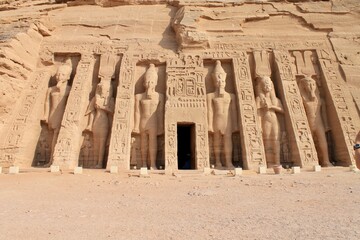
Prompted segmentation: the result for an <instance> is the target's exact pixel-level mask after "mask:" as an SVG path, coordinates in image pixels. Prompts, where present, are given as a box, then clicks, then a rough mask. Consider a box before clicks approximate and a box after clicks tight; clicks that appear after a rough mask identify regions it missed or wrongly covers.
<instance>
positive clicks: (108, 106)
mask: <svg viewBox="0 0 360 240" xmlns="http://www.w3.org/2000/svg"><path fill="white" fill-rule="evenodd" d="M114 107H115V102H114V97H113V88H112V85H111V81H103V80H102V81H101V82H100V83H99V84H98V85H97V86H96V93H95V96H94V97H93V98H92V99H91V101H90V104H89V106H88V109H87V111H86V113H85V115H88V116H89V121H88V126H87V127H86V129H85V130H87V131H91V132H92V133H93V142H94V146H93V148H94V157H95V160H96V163H97V164H96V168H102V167H103V163H104V156H105V149H106V143H107V142H108V136H109V132H110V129H111V125H112V115H113V113H114Z"/></svg>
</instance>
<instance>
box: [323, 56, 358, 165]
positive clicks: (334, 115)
mask: <svg viewBox="0 0 360 240" xmlns="http://www.w3.org/2000/svg"><path fill="white" fill-rule="evenodd" d="M316 53H317V56H318V61H319V63H320V69H321V72H322V75H323V76H322V77H323V78H324V80H325V81H323V84H324V89H325V90H326V91H327V95H328V96H330V97H329V98H327V99H331V102H329V108H330V111H329V112H331V116H330V119H329V120H330V121H332V122H333V124H334V125H336V126H338V127H335V128H334V127H333V129H332V131H333V135H334V136H335V138H334V141H335V148H336V149H335V153H336V158H337V160H339V162H340V164H341V165H343V166H348V165H350V164H355V162H354V157H353V153H354V150H353V144H354V140H355V137H356V134H357V132H358V130H359V127H360V125H359V122H360V119H359V118H358V115H357V112H356V109H355V106H353V105H351V104H349V96H351V93H350V92H349V91H348V88H347V87H346V86H345V82H344V81H343V79H342V78H340V77H339V72H338V64H337V63H336V62H335V61H333V60H332V59H333V58H332V57H331V56H330V54H329V53H328V52H327V51H326V50H317V51H316ZM332 111H333V112H332ZM352 113H354V114H352Z"/></svg>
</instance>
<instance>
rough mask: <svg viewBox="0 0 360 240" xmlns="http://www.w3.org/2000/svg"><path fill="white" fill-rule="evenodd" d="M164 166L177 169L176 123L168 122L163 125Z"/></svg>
mask: <svg viewBox="0 0 360 240" xmlns="http://www.w3.org/2000/svg"><path fill="white" fill-rule="evenodd" d="M165 139H167V141H165V167H166V168H167V169H177V154H176V153H177V144H178V143H177V136H176V124H175V123H168V124H166V125H165Z"/></svg>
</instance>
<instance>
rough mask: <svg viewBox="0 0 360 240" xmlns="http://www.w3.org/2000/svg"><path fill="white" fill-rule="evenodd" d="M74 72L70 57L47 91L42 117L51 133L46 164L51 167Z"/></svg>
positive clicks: (58, 70) (59, 69) (58, 71)
mask: <svg viewBox="0 0 360 240" xmlns="http://www.w3.org/2000/svg"><path fill="white" fill-rule="evenodd" d="M71 72H72V65H71V60H70V59H68V60H67V61H66V62H65V63H64V64H62V65H60V66H59V67H58V69H57V72H56V75H55V80H56V85H55V86H53V87H50V88H49V89H48V90H47V92H46V98H45V110H44V116H43V118H42V119H41V121H42V122H44V123H46V124H47V125H48V128H49V133H50V134H51V136H52V137H51V153H50V154H51V158H50V162H49V163H47V164H46V165H44V166H45V167H49V166H50V165H51V164H52V162H53V154H54V148H55V144H56V141H57V138H58V135H59V131H60V127H61V121H62V118H63V115H64V111H65V106H66V102H67V98H68V96H69V93H70V89H71V87H70V86H69V85H68V81H69V79H70V75H71Z"/></svg>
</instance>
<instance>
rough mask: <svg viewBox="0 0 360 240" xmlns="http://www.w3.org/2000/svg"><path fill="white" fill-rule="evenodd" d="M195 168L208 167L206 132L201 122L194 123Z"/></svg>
mask: <svg viewBox="0 0 360 240" xmlns="http://www.w3.org/2000/svg"><path fill="white" fill-rule="evenodd" d="M196 141H197V142H196V146H197V147H196V152H197V168H198V169H203V168H207V167H209V147H208V133H207V131H206V128H205V126H204V125H203V124H197V125H196Z"/></svg>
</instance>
